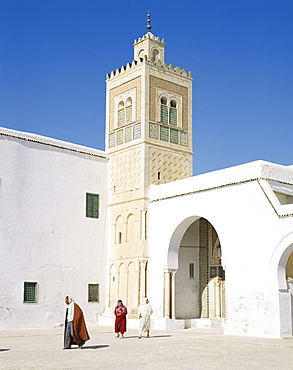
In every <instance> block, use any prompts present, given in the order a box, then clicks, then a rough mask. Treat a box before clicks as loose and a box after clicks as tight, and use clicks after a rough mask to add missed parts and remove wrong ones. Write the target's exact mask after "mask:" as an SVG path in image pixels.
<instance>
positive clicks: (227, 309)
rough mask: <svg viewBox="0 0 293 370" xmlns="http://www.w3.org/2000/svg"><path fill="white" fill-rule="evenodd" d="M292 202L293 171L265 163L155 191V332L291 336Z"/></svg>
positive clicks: (152, 256) (152, 242)
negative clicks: (191, 329) (216, 330)
mask: <svg viewBox="0 0 293 370" xmlns="http://www.w3.org/2000/svg"><path fill="white" fill-rule="evenodd" d="M292 195H293V169H292V168H290V167H289V168H288V167H285V166H280V165H275V164H272V163H268V162H263V161H256V162H252V163H248V164H245V165H241V166H236V167H232V168H229V169H225V170H220V171H215V172H211V173H207V174H204V175H199V176H195V177H192V178H190V179H184V180H180V181H176V182H173V183H169V184H165V185H160V186H153V187H151V191H150V242H149V256H150V263H149V297H150V300H151V301H152V302H153V304H154V306H155V313H156V318H157V324H158V325H160V324H161V325H162V326H163V327H164V326H165V327H167V328H168V327H181V328H183V327H187V326H192V325H194V326H213V325H219V324H220V325H222V326H223V327H224V329H225V333H227V334H237V335H250V336H268V337H280V336H283V337H284V336H292V291H291V286H292V283H291V281H292V280H291V279H292V272H293V269H292V267H293V264H292V256H293V254H292V251H293V244H292V243H293V219H292V216H293V198H292ZM206 225H207V227H206ZM215 258H216V260H215ZM192 266H193V267H192ZM159 317H160V318H161V319H160V320H158V318H159ZM196 317H197V318H200V319H199V320H198V319H196V320H194V319H195V318H196Z"/></svg>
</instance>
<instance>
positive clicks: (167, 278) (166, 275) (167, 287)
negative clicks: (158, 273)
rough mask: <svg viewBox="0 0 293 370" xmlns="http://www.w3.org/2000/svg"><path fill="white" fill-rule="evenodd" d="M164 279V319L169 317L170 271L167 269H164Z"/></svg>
mask: <svg viewBox="0 0 293 370" xmlns="http://www.w3.org/2000/svg"><path fill="white" fill-rule="evenodd" d="M164 280H165V294H164V298H165V301H164V317H165V318H166V319H169V318H170V298H171V297H170V271H169V270H168V269H165V270H164Z"/></svg>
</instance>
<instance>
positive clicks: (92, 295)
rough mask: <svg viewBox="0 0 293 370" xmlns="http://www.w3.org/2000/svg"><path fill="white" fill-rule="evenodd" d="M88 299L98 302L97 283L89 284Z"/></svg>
mask: <svg viewBox="0 0 293 370" xmlns="http://www.w3.org/2000/svg"><path fill="white" fill-rule="evenodd" d="M88 301H89V302H99V284H89V290H88Z"/></svg>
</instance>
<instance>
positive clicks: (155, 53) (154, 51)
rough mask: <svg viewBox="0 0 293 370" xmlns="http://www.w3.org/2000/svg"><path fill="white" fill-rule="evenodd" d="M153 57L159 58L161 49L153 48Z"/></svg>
mask: <svg viewBox="0 0 293 370" xmlns="http://www.w3.org/2000/svg"><path fill="white" fill-rule="evenodd" d="M153 58H154V60H155V61H156V60H158V59H159V50H157V49H154V50H153Z"/></svg>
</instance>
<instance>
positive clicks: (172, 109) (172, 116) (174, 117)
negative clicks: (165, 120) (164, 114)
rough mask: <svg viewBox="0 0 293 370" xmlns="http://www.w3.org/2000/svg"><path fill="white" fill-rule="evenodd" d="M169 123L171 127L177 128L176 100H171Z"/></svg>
mask: <svg viewBox="0 0 293 370" xmlns="http://www.w3.org/2000/svg"><path fill="white" fill-rule="evenodd" d="M169 123H170V125H173V126H177V103H176V101H175V100H171V102H170V110H169Z"/></svg>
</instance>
